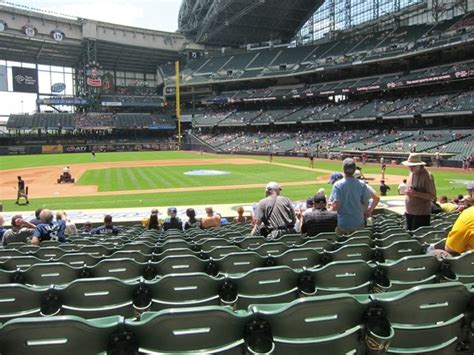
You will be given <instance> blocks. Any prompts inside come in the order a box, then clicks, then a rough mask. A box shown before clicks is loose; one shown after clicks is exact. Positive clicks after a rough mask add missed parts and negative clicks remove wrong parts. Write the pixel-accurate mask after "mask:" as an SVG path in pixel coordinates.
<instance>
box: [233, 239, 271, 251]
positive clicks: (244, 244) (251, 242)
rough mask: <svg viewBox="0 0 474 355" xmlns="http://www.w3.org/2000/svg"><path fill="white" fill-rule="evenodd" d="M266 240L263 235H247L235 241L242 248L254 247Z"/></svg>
mask: <svg viewBox="0 0 474 355" xmlns="http://www.w3.org/2000/svg"><path fill="white" fill-rule="evenodd" d="M267 242H268V240H267V239H265V238H264V237H247V238H244V239H243V240H241V241H236V243H237V246H239V247H240V248H241V249H243V250H246V249H256V248H258V247H259V246H260V245H262V244H265V243H267Z"/></svg>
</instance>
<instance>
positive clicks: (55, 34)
mask: <svg viewBox="0 0 474 355" xmlns="http://www.w3.org/2000/svg"><path fill="white" fill-rule="evenodd" d="M51 38H53V39H54V40H55V41H57V42H61V41H62V40H63V39H64V33H62V32H61V31H58V30H54V31H51Z"/></svg>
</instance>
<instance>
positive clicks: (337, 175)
mask: <svg viewBox="0 0 474 355" xmlns="http://www.w3.org/2000/svg"><path fill="white" fill-rule="evenodd" d="M342 178H344V175H342V174H341V173H332V174H331V176H330V177H329V181H328V184H331V185H334V183H335V182H336V181H339V180H341V179H342Z"/></svg>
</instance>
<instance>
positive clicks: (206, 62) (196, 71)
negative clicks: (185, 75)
mask: <svg viewBox="0 0 474 355" xmlns="http://www.w3.org/2000/svg"><path fill="white" fill-rule="evenodd" d="M211 59H212V58H209V59H208V60H206V61H205V62H204V63H203V64H202V65H201V66H200V67H199V68H197V69H196V70H195V71H194V73H199V71H200V70H201V69H202V68H204V67H205V66H206V65H207V64H208V63H209V62H210V61H211Z"/></svg>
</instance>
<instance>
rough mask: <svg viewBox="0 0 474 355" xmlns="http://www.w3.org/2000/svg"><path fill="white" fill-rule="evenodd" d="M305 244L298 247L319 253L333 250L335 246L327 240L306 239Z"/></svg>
mask: <svg viewBox="0 0 474 355" xmlns="http://www.w3.org/2000/svg"><path fill="white" fill-rule="evenodd" d="M306 240H307V241H305V242H304V243H303V244H300V245H298V248H311V249H314V250H315V251H318V252H323V251H324V250H332V249H333V244H332V243H331V242H330V241H329V240H327V239H306Z"/></svg>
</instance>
